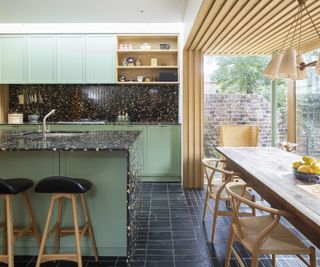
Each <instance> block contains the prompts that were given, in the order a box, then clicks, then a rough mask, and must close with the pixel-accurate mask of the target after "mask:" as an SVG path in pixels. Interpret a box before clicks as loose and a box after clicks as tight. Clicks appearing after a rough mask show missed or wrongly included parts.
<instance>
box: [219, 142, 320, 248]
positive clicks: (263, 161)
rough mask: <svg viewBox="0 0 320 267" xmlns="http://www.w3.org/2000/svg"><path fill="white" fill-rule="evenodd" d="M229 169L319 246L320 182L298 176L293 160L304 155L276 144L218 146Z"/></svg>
mask: <svg viewBox="0 0 320 267" xmlns="http://www.w3.org/2000/svg"><path fill="white" fill-rule="evenodd" d="M216 149H217V151H218V152H220V153H221V154H222V155H223V156H224V157H225V159H226V161H227V168H228V169H230V170H233V171H235V172H237V173H238V174H239V176H240V177H241V178H242V179H243V180H244V181H245V182H246V183H248V184H249V185H250V186H251V187H252V188H253V189H254V190H255V191H257V192H258V193H259V194H260V195H261V196H262V197H263V198H264V199H265V200H266V201H267V202H268V203H269V204H270V205H271V206H272V207H275V208H278V209H283V210H286V211H289V212H290V213H291V214H292V217H288V218H286V219H287V220H288V221H289V222H290V223H291V224H292V225H294V226H295V227H296V228H297V229H298V230H299V231H300V232H301V233H302V234H304V235H305V236H306V238H308V239H309V240H310V241H311V242H312V243H314V245H316V246H317V247H318V248H320V184H316V183H309V182H304V181H300V180H298V179H297V178H295V176H294V174H293V169H292V162H293V161H296V160H300V159H301V156H298V155H295V154H292V153H289V152H286V151H284V150H281V149H278V148H275V147H217V148H216Z"/></svg>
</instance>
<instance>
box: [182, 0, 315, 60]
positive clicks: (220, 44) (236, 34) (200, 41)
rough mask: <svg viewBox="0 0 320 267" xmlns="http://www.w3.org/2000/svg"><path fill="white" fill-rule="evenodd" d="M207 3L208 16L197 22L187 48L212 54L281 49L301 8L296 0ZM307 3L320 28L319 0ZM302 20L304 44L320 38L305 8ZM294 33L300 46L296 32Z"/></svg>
mask: <svg viewBox="0 0 320 267" xmlns="http://www.w3.org/2000/svg"><path fill="white" fill-rule="evenodd" d="M204 4H206V8H207V10H206V12H204V11H203V10H202V14H205V16H204V17H202V20H201V19H198V23H197V22H196V23H195V27H194V29H193V32H194V36H193V38H191V39H189V40H188V43H187V44H188V45H187V46H186V48H187V49H195V50H202V51H203V52H205V53H210V54H270V53H271V52H272V51H275V50H279V49H280V48H281V46H282V44H283V41H284V38H285V36H286V33H287V32H288V30H289V28H290V26H291V23H292V21H293V18H294V16H295V15H296V13H297V11H298V2H297V0H283V1H276V0H224V1H223V0H216V1H214V0H211V1H210V0H205V1H204ZM204 4H203V5H202V7H203V6H204ZM306 5H307V7H308V10H309V12H310V13H311V16H312V17H313V18H314V20H315V23H316V25H317V26H318V28H319V29H320V1H319V0H307V3H306ZM202 7H201V9H202ZM200 12H201V10H200ZM200 12H199V14H200ZM302 21H303V23H302V28H303V30H302V35H301V45H302V46H303V45H306V44H308V43H309V42H312V41H313V40H315V39H317V34H316V32H315V31H314V29H313V28H312V24H311V21H310V19H309V18H308V15H307V14H306V12H305V11H304V12H303V19H302ZM298 28H299V27H298ZM298 28H297V31H298V30H299V29H298ZM292 34H293V33H292V32H291V34H290V36H289V38H288V40H287V43H290V41H291V39H290V37H292ZM295 37H296V38H295V40H294V44H295V46H297V44H298V34H297V33H296V36H295ZM286 46H287V45H286Z"/></svg>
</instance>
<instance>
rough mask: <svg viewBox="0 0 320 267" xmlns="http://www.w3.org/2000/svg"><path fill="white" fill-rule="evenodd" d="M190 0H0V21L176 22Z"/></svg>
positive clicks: (182, 14)
mask: <svg viewBox="0 0 320 267" xmlns="http://www.w3.org/2000/svg"><path fill="white" fill-rule="evenodd" d="M187 3H188V0H1V1H0V23H167V22H168V23H175V22H183V17H184V13H185V9H186V6H187ZM141 10H143V12H141Z"/></svg>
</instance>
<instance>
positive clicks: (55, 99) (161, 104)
mask: <svg viewBox="0 0 320 267" xmlns="http://www.w3.org/2000/svg"><path fill="white" fill-rule="evenodd" d="M9 94H10V96H9V110H10V112H15V111H18V112H23V114H24V120H25V121H28V119H27V117H28V115H30V114H35V113H38V114H39V115H40V119H42V117H43V116H44V115H45V114H46V113H48V112H49V111H50V110H51V109H56V113H55V114H54V115H52V116H50V117H49V119H48V121H78V120H81V119H92V120H107V121H110V122H111V121H115V120H116V116H117V115H118V114H119V112H120V111H123V112H127V113H128V114H129V116H130V120H131V121H133V122H178V85H78V84H70V85H65V84H52V85H10V87H9ZM18 95H23V96H24V97H23V99H24V104H19V98H18ZM35 95H36V97H35ZM20 98H21V97H20ZM41 100H42V101H41ZM35 101H36V102H35Z"/></svg>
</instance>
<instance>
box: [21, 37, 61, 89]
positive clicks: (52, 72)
mask: <svg viewBox="0 0 320 267" xmlns="http://www.w3.org/2000/svg"><path fill="white" fill-rule="evenodd" d="M56 47H57V45H56V36H55V35H29V36H28V64H27V73H28V77H27V82H28V83H55V81H56Z"/></svg>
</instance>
